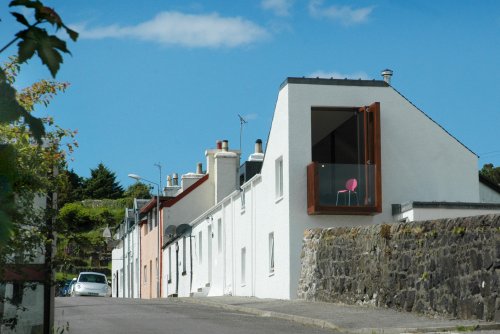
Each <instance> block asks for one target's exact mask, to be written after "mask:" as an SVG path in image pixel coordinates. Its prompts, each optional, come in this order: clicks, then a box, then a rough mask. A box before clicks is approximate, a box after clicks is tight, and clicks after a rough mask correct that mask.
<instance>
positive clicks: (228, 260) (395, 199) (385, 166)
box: [164, 84, 479, 299]
mask: <svg viewBox="0 0 500 334" xmlns="http://www.w3.org/2000/svg"><path fill="white" fill-rule="evenodd" d="M373 102H380V108H381V150H382V163H381V164H382V198H383V205H382V210H383V211H382V213H380V214H376V215H369V216H349V215H344V216H339V215H318V216H309V215H308V214H307V175H306V167H307V165H308V164H309V163H311V160H312V158H311V156H312V154H311V108H312V107H315V106H332V107H339V106H341V107H360V106H364V105H370V104H371V103H373ZM210 157H211V156H207V158H208V159H207V161H208V166H209V168H210V167H211V166H213V165H214V160H213V159H212V160H211V158H210ZM277 159H283V180H284V184H283V186H284V187H283V196H282V197H281V198H276V195H275V187H276V182H275V172H276V161H277ZM476 166H477V157H476V156H475V155H474V154H473V153H472V152H470V151H469V150H468V149H467V148H465V147H464V146H463V145H462V144H460V143H459V142H458V141H457V140H456V139H454V138H452V137H451V136H449V135H448V134H447V133H446V132H445V131H443V129H441V128H440V127H439V126H438V125H437V124H435V123H434V122H433V121H432V120H430V119H429V118H428V117H427V116H425V115H424V114H422V113H421V112H420V111H419V110H418V109H416V107H414V106H413V105H412V104H410V103H409V102H408V101H407V100H406V99H404V98H403V97H402V96H401V95H400V94H399V93H397V92H396V91H395V90H394V89H393V88H391V87H360V86H331V85H300V84H288V85H285V86H284V87H283V88H282V89H281V90H280V91H279V94H278V100H277V103H276V109H275V112H274V116H273V121H272V125H271V131H270V135H269V139H268V144H267V148H266V154H265V159H264V162H263V166H262V171H261V174H260V175H258V176H255V177H254V178H253V179H252V180H250V181H249V182H247V183H246V184H245V185H244V186H243V187H242V188H243V190H244V191H245V209H244V210H242V208H241V193H240V191H239V190H237V191H235V192H233V193H232V194H230V195H229V196H228V197H226V198H225V199H223V200H222V201H220V202H219V203H217V204H215V205H214V206H213V207H211V208H209V209H208V210H207V211H206V212H204V213H202V214H201V215H200V216H199V217H198V218H195V219H193V220H192V221H191V222H190V224H191V225H192V227H193V230H192V238H191V241H192V250H193V252H192V259H193V282H192V283H193V284H192V288H191V290H189V289H188V288H187V287H188V286H190V283H189V280H190V275H186V276H182V277H180V282H179V287H182V288H179V296H187V295H189V292H191V293H194V294H200V295H208V296H216V295H223V294H231V295H238V296H257V297H266V298H283V299H289V298H296V290H297V284H298V278H299V273H300V252H301V247H302V238H303V233H304V230H305V229H307V228H314V227H333V226H354V225H365V224H373V223H380V222H390V221H392V220H393V217H392V207H391V204H394V203H403V202H406V201H456V202H477V201H478V200H479V182H478V178H477V168H476ZM457 180H458V181H457ZM183 201H184V199H183V200H181V201H180V202H179V203H182V202H183ZM185 205H186V206H185V209H184V210H183V211H182V212H179V216H184V217H185V216H186V215H189V212H187V210H188V209H189V208H191V207H192V206H191V205H188V204H187V203H186V204H185ZM448 213H449V212H448ZM432 214H433V215H439V214H440V213H436V212H434V213H432ZM218 219H221V221H222V228H223V250H222V253H219V252H218V249H217V242H218V241H217V238H218V234H217V229H218V226H217V222H218ZM184 221H185V220H184ZM209 226H211V228H212V232H213V233H214V237H212V236H209V233H208V232H209ZM200 232H201V235H202V250H201V253H202V260H201V261H200V249H199V245H200V238H199V236H200ZM270 233H274V242H275V247H274V251H275V269H274V272H273V273H270V271H269V246H268V242H269V234H270ZM209 237H210V238H211V240H212V262H211V263H212V266H211V268H212V270H211V279H210V277H209V276H210V275H209V269H208V268H209V265H208V264H209V261H208V260H207V255H208V253H209V250H208V246H209V242H208V238H209ZM179 242H181V241H180V240H179ZM171 247H173V245H172V246H171ZM242 248H245V250H246V258H245V263H246V266H245V273H246V277H245V282H244V283H243V282H242V280H241V266H242V263H241V260H242V258H241V250H242ZM166 254H167V253H164V258H166V257H167V255H166ZM172 254H174V251H172ZM190 255H191V254H190ZM179 256H180V255H179ZM190 257H191V256H189V257H188V258H190ZM164 268H168V267H167V266H166V265H164ZM164 272H165V271H164Z"/></svg>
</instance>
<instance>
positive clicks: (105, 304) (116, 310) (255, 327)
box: [55, 297, 332, 334]
mask: <svg viewBox="0 0 500 334" xmlns="http://www.w3.org/2000/svg"><path fill="white" fill-rule="evenodd" d="M66 326H69V331H64V333H65V334H66V333H69V334H80V333H82V334H83V333H85V334H88V333H102V334H108V333H109V334H115V333H116V334H132V333H141V334H144V333H148V334H155V333H162V334H164V333H175V334H182V333H189V334H196V333H204V334H210V333H218V334H225V333H228V334H250V333H258V334H263V333H273V334H275V333H276V334H279V333H287V334H291V333H304V334H305V333H307V334H316V333H317V334H319V333H330V334H331V333H332V331H330V330H322V329H319V328H315V327H309V326H304V325H300V324H297V323H294V322H291V321H286V320H279V319H274V318H267V317H260V316H256V315H250V314H245V313H236V312H230V311H224V310H221V309H219V308H212V307H209V306H204V305H196V304H189V303H183V302H181V301H177V300H172V299H168V300H166V299H161V300H140V299H122V298H102V297H58V298H56V307H55V327H56V328H59V329H63V328H65V327H66Z"/></svg>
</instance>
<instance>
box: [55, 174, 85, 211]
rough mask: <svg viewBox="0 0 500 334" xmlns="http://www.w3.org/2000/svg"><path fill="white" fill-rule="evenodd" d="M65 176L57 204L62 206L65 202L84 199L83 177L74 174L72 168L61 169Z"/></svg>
mask: <svg viewBox="0 0 500 334" xmlns="http://www.w3.org/2000/svg"><path fill="white" fill-rule="evenodd" d="M63 174H64V176H65V177H66V181H67V182H65V187H64V188H62V189H61V192H60V193H59V199H58V205H59V207H63V206H64V205H65V204H66V203H71V202H77V201H81V200H83V199H84V194H83V191H84V189H83V183H84V179H83V177H81V176H79V175H78V174H76V173H75V172H74V171H73V170H65V171H63Z"/></svg>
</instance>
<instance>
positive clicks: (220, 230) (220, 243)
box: [217, 218, 222, 254]
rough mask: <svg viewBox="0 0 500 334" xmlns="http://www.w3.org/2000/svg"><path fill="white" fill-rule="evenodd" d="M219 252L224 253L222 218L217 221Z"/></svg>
mask: <svg viewBox="0 0 500 334" xmlns="http://www.w3.org/2000/svg"><path fill="white" fill-rule="evenodd" d="M217 251H218V252H219V254H220V253H221V252H222V218H219V219H217Z"/></svg>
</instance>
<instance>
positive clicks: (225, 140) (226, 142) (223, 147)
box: [222, 139, 229, 152]
mask: <svg viewBox="0 0 500 334" xmlns="http://www.w3.org/2000/svg"><path fill="white" fill-rule="evenodd" d="M222 150H223V151H224V152H227V151H228V150H229V142H228V141H227V139H224V140H223V141H222Z"/></svg>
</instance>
